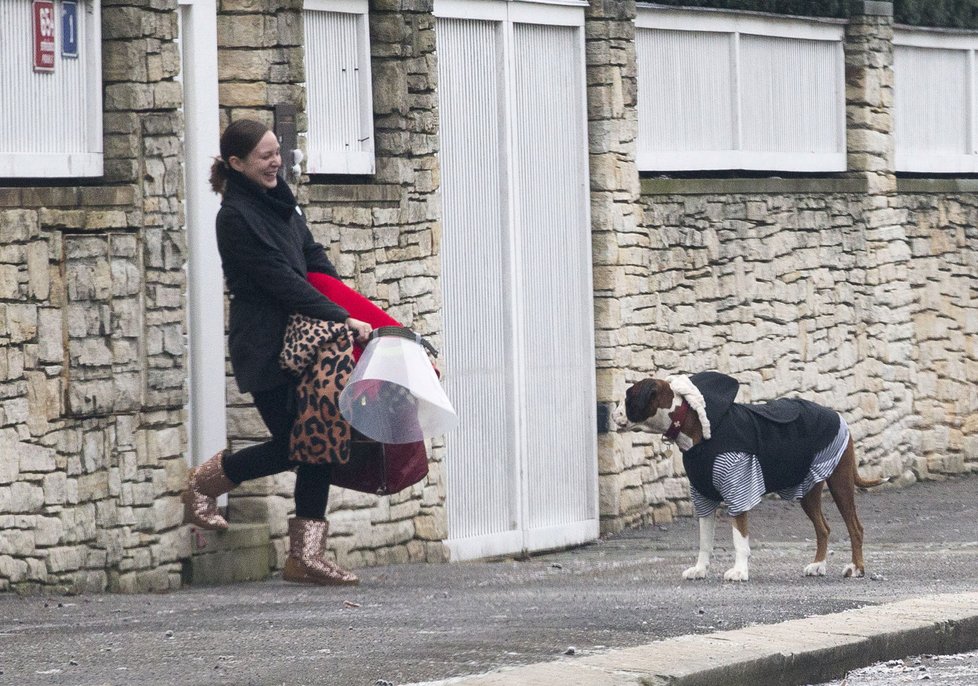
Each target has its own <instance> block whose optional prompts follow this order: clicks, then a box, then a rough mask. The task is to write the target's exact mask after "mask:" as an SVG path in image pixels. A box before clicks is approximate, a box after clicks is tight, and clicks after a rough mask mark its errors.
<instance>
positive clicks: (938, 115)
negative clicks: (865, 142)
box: [893, 31, 978, 173]
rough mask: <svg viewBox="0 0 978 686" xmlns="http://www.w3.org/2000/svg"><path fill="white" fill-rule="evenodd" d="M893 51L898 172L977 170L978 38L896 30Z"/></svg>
mask: <svg viewBox="0 0 978 686" xmlns="http://www.w3.org/2000/svg"><path fill="white" fill-rule="evenodd" d="M894 44H895V45H894V50H893V74H894V87H893V90H894V95H893V104H894V113H893V120H894V121H893V124H894V146H895V151H896V169H897V171H902V172H921V173H973V172H978V154H976V153H978V148H976V145H978V141H976V139H975V125H976V116H978V115H976V108H975V78H976V76H975V51H976V50H978V36H976V35H973V34H972V35H968V34H963V33H958V32H948V33H943V32H940V31H896V32H895V36H894Z"/></svg>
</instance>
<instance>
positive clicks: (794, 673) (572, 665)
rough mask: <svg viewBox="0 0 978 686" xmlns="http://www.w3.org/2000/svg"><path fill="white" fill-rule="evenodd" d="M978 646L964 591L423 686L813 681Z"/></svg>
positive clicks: (976, 614)
mask: <svg viewBox="0 0 978 686" xmlns="http://www.w3.org/2000/svg"><path fill="white" fill-rule="evenodd" d="M976 648H978V592H976V593H957V594H943V595H932V596H925V597H922V598H915V599H912V600H905V601H901V602H896V603H887V604H884V605H879V606H875V607H865V608H859V609H856V610H849V611H847V612H840V613H837V614H831V615H823V616H816V617H809V618H806V619H796V620H792V621H788V622H782V623H780V624H771V625H760V626H754V627H750V628H746V629H737V630H735V631H723V632H716V633H711V634H704V635H701V636H680V637H677V638H672V639H667V640H665V641H658V642H656V643H650V644H648V645H644V646H636V647H635V648H625V649H620V650H609V651H607V652H605V653H602V654H600V655H594V656H590V657H582V658H580V659H574V658H573V657H569V658H565V659H563V660H560V661H553V662H544V663H538V664H534V665H527V666H525V667H517V668H511V669H504V670H499V671H496V672H492V673H488V674H480V675H474V676H469V677H461V678H454V679H446V680H441V681H437V682H434V681H429V682H426V683H425V684H417V685H414V686H449V685H454V684H458V685H459V686H552V685H553V684H574V685H575V686H657V685H659V684H662V685H663V686H665V685H666V684H668V685H669V686H709V685H714V684H723V686H758V684H779V685H785V684H813V683H817V682H822V681H828V680H831V679H836V678H839V677H840V676H842V675H844V674H845V673H846V672H847V671H849V670H852V669H856V668H860V667H865V666H867V665H870V664H873V663H874V662H882V661H885V660H894V659H900V658H903V657H907V656H911V655H921V654H925V653H927V654H946V653H954V652H964V651H970V650H974V649H976Z"/></svg>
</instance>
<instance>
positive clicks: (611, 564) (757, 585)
mask: <svg viewBox="0 0 978 686" xmlns="http://www.w3.org/2000/svg"><path fill="white" fill-rule="evenodd" d="M976 493H978V476H971V477H967V478H961V479H955V480H949V481H945V482H931V483H923V484H915V485H913V486H910V487H908V488H903V489H895V488H885V487H884V488H881V489H877V490H875V491H873V492H869V493H862V494H859V496H858V505H859V509H860V516H861V519H862V521H863V524H864V526H865V529H866V542H867V545H866V559H867V573H868V575H869V576H868V577H867V578H865V579H858V580H853V579H843V578H842V577H841V572H842V568H843V566H844V565H845V563H846V562H847V561H848V542H847V540H846V537H845V534H844V526H843V525H842V522H841V518H840V517H839V515H838V513H837V512H836V511H835V508H834V506H833V505H831V504H830V503H828V502H827V503H826V507H825V510H826V517H827V518H828V520H829V525H830V526H831V527H832V528H833V535H832V539H831V540H832V542H833V543H834V546H833V550H834V551H835V552H834V553H833V555H832V556H831V557H830V558H829V562H830V567H829V576H827V577H822V578H806V577H804V576H802V569H803V568H804V565H805V564H806V563H807V562H809V561H810V557H811V554H812V551H813V549H814V543H813V542H812V541H811V537H812V530H811V525H810V524H809V522H808V520H807V518H806V517H805V515H804V513H803V512H802V511H801V508H800V507H798V506H797V505H791V504H788V503H783V502H781V501H778V500H766V501H765V502H764V503H762V505H761V506H760V507H759V508H758V509H757V510H755V512H754V513H752V516H751V534H752V535H751V537H752V542H753V556H752V560H751V580H750V581H749V582H747V583H740V584H730V583H726V584H725V583H723V582H722V580H721V579H722V575H723V571H724V570H725V569H726V568H727V567H728V566H729V565H730V564H731V563H732V559H733V551H732V545H731V542H730V533H729V528H728V527H726V526H722V527H718V530H717V543H718V546H719V548H718V559H717V560H716V561H715V564H714V566H713V567H712V568H711V570H710V577H709V578H708V579H705V580H703V581H697V582H684V581H682V579H681V578H680V574H681V572H682V570H683V569H685V568H686V567H687V566H689V565H690V564H691V563H692V562H693V561H694V559H695V556H696V547H697V542H696V536H697V533H696V524H695V522H694V521H692V520H688V519H683V520H678V521H677V522H675V523H674V524H672V525H670V526H668V527H649V528H645V529H639V530H633V531H628V532H626V533H624V534H622V535H619V536H614V537H609V538H606V539H603V540H601V541H598V542H596V543H594V544H591V545H587V546H583V547H581V548H577V549H574V550H568V551H563V552H558V553H552V554H547V555H539V556H534V557H531V558H529V559H526V560H501V561H491V562H467V563H459V564H443V565H421V564H418V565H396V566H390V567H376V568H370V569H362V570H358V571H359V573H360V574H361V578H362V580H363V581H362V583H361V585H360V586H358V587H355V588H318V587H310V586H301V585H294V584H287V583H284V582H282V581H280V580H272V581H268V582H263V583H248V584H237V585H231V586H223V587H212V588H190V589H186V590H182V591H178V592H173V593H167V594H153V595H110V594H103V595H88V596H74V597H64V596H61V597H50V596H48V597H17V596H14V595H9V594H8V595H6V596H0V684H16V685H17V686H33V685H43V686H53V685H67V684H71V685H73V686H95V685H98V686H102V685H105V684H120V685H122V684H125V685H126V686H142V685H146V686H149V685H151V684H152V685H153V686H157V685H158V684H236V685H241V686H244V685H248V684H255V685H258V684H261V685H279V684H289V685H290V686H291V685H293V684H316V685H319V686H322V685H323V684H338V685H341V686H361V685H362V686H372V685H373V684H374V683H375V682H376V680H378V679H384V680H388V681H390V682H392V683H405V682H414V681H427V680H435V679H444V678H447V677H451V676H457V675H463V674H473V673H479V672H484V671H487V670H491V669H495V668H498V667H501V666H504V665H519V664H527V663H533V662H541V661H547V660H553V659H557V658H559V657H561V656H562V655H564V653H565V652H566V651H567V649H568V648H569V647H574V648H575V652H576V653H577V654H578V655H586V654H590V653H594V652H598V651H602V650H604V649H607V648H613V647H628V646H634V645H639V644H643V643H648V642H651V641H655V640H658V639H662V638H667V637H672V636H679V635H684V634H694V633H702V632H710V631H715V630H724V629H735V628H739V627H744V626H749V625H752V624H761V623H765V624H766V623H774V622H781V621H784V620H788V619H795V618H800V617H805V616H810V615H815V614H827V613H834V612H839V611H842V610H846V609H850V608H855V607H860V606H865V605H872V604H878V603H884V602H891V601H895V600H902V599H906V598H911V597H916V596H920V595H925V594H932V593H943V592H963V591H974V590H975V589H976V588H978V498H976V497H975V496H976ZM949 683H953V682H949ZM973 683H978V681H976V682H973Z"/></svg>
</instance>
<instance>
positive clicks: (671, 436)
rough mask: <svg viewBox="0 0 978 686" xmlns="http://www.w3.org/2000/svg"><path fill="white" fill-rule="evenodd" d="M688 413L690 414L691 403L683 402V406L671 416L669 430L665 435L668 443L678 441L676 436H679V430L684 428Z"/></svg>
mask: <svg viewBox="0 0 978 686" xmlns="http://www.w3.org/2000/svg"><path fill="white" fill-rule="evenodd" d="M687 412H689V403H687V402H686V401H685V400H683V402H682V404H681V405H680V406H679V407H678V408H676V411H675V412H673V413H672V414H671V415H669V430H668V431H666V432H665V433H664V434H663V436H664V437H665V439H666V440H667V441H675V440H676V436H678V435H679V429H680V428H681V427H682V425H683V422H684V421H686V413H687Z"/></svg>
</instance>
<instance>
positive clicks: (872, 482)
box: [852, 466, 890, 489]
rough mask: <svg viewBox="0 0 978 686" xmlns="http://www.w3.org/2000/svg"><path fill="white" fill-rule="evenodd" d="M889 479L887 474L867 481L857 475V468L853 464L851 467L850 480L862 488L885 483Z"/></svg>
mask: <svg viewBox="0 0 978 686" xmlns="http://www.w3.org/2000/svg"><path fill="white" fill-rule="evenodd" d="M889 480H890V477H888V476H887V477H885V478H882V479H870V480H869V481H867V480H866V479H864V478H862V477H861V476H859V470H858V469H857V468H856V467H855V466H853V468H852V482H853V483H854V484H856V488H863V489H865V488H873V487H874V486H879V485H880V484H885V483H886V482H887V481H889Z"/></svg>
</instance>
